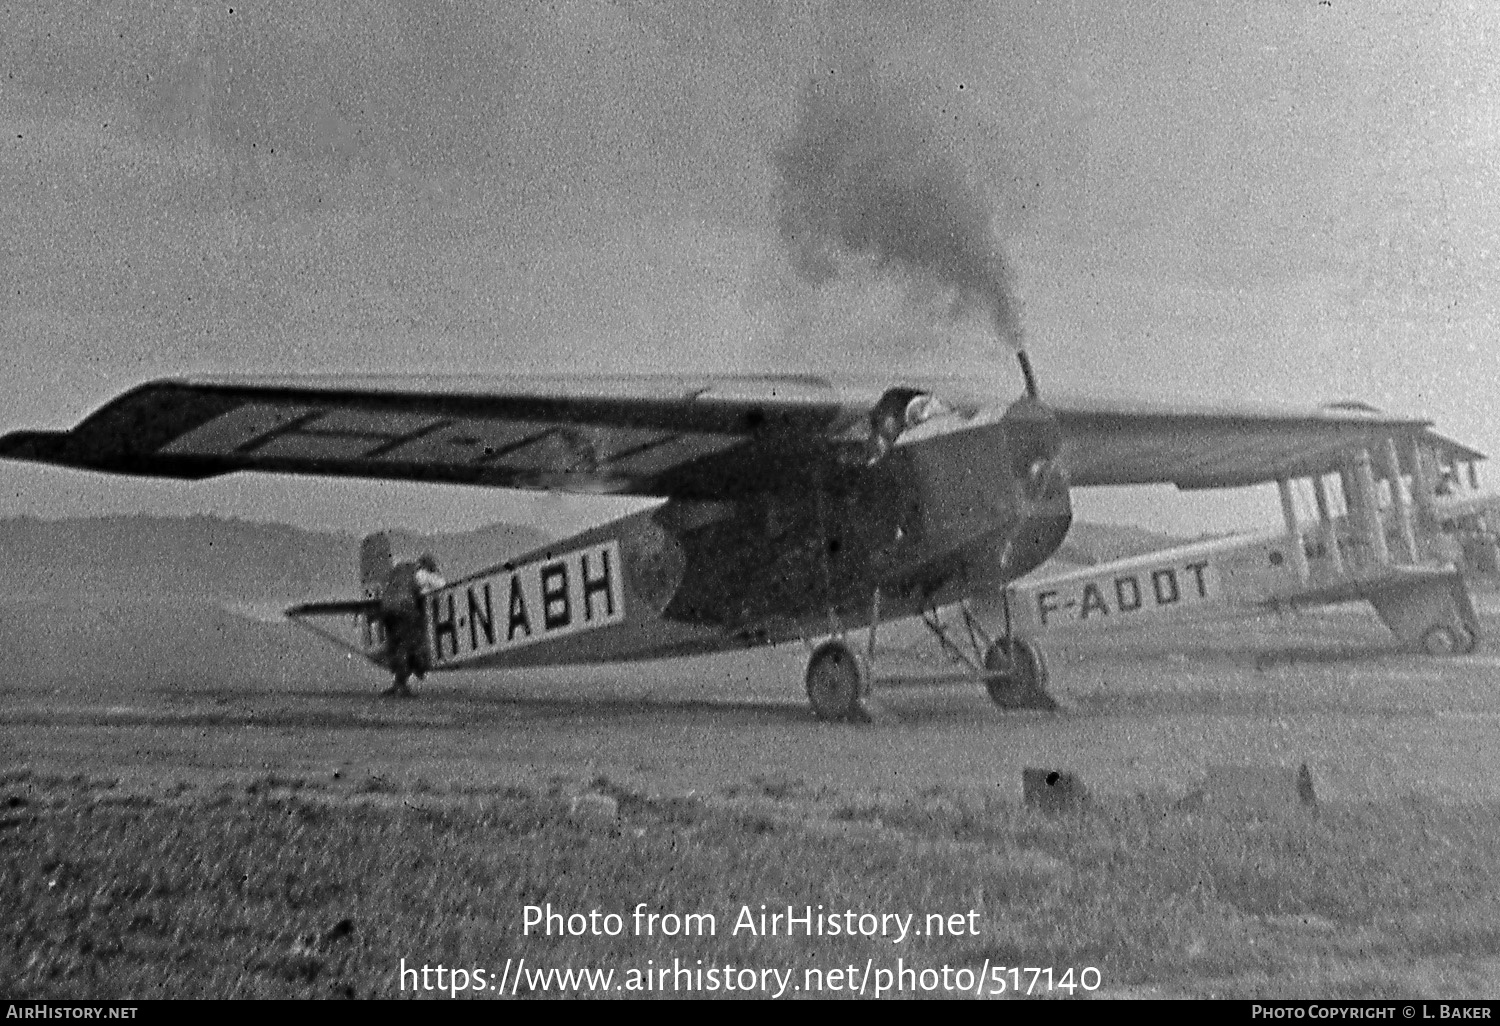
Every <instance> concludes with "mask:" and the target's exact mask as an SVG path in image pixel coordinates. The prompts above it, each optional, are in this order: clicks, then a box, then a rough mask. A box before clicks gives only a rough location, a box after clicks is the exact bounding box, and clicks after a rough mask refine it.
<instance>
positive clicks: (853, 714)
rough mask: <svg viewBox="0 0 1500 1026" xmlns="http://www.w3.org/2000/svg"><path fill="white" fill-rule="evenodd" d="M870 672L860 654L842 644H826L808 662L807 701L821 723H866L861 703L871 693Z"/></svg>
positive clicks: (816, 650)
mask: <svg viewBox="0 0 1500 1026" xmlns="http://www.w3.org/2000/svg"><path fill="white" fill-rule="evenodd" d="M869 685H870V671H869V669H868V668H867V667H866V666H865V661H864V660H863V659H861V658H860V655H859V653H858V652H856V651H855V650H854V649H853V648H851V647H849V646H848V645H847V644H845V643H844V642H842V641H825V642H823V644H821V645H819V646H818V647H817V648H816V649H814V650H813V654H812V658H811V659H809V660H808V661H807V697H808V700H809V701H811V702H812V709H813V715H815V716H817V717H818V719H820V720H847V721H849V722H852V723H864V722H866V721H867V720H868V719H869V715H868V714H867V713H866V712H865V708H864V706H863V705H861V704H860V699H861V698H863V697H864V695H865V693H866V692H867V691H868V690H869Z"/></svg>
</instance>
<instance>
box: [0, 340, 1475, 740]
mask: <svg viewBox="0 0 1500 1026" xmlns="http://www.w3.org/2000/svg"><path fill="white" fill-rule="evenodd" d="M1021 369H1022V372H1023V375H1024V377H1025V382H1026V388H1025V391H1024V392H1023V393H1022V394H1020V396H1019V398H1000V397H998V396H999V395H1000V393H998V392H997V391H996V389H995V388H994V386H993V383H986V382H984V381H979V380H976V381H957V380H917V379H907V378H904V377H903V378H897V379H886V380H873V381H872V380H856V379H852V378H851V379H837V380H836V379H833V378H824V377H817V376H810V375H799V376H712V375H692V374H681V375H659V376H649V377H576V376H568V377H532V378H516V377H497V378H486V377H464V378H442V377H410V378H398V377H370V376H342V377H304V378H298V377H284V378H274V377H253V378H250V377H208V378H191V379H180V380H161V381H154V382H151V383H148V384H145V385H142V386H140V387H138V388H135V389H133V390H132V391H129V392H127V393H125V394H124V395H122V396H120V397H118V398H116V399H115V400H113V401H112V402H110V403H109V404H107V405H106V406H104V407H103V408H101V409H100V410H98V411H97V412H95V413H94V414H92V415H91V416H89V417H88V418H87V419H85V420H84V421H83V422H82V423H80V424H79V425H78V426H77V427H75V428H73V429H72V430H69V431H59V432H52V431H33V432H16V433H12V434H9V435H5V436H4V437H0V456H3V457H6V458H10V459H19V460H31V461H37V462H42V463H50V464H58V465H62V466H66V467H75V468H81V469H85V470H93V471H104V472H111V473H123V474H136V475H147V476H159V477H169V478H186V479H196V478H207V477H212V476H215V475H220V474H228V473H233V472H237V471H262V472H270V473H283V474H320V475H334V476H354V477H365V478H384V479H393V480H407V481H426V482H433V483H449V484H463V485H475V486H488V487H498V488H522V489H555V490H561V491H567V492H578V493H592V494H600V493H603V494H613V495H631V496H649V497H656V498H659V499H662V500H664V501H663V502H662V503H660V504H659V505H656V506H654V507H653V508H649V509H645V510H643V511H640V512H637V513H634V514H631V515H629V516H626V517H623V518H621V519H618V520H615V521H613V522H611V523H608V524H605V525H603V526H600V527H596V528H593V529H591V530H587V531H584V532H582V533H580V534H577V535H575V536H573V537H571V538H568V539H566V540H563V541H559V542H556V543H554V544H549V545H546V546H544V547H542V548H539V549H537V550H535V551H532V552H528V553H525V554H523V555H520V556H517V557H514V558H510V559H505V560H504V561H498V560H497V563H496V564H495V565H493V566H489V567H485V568H482V569H480V570H478V571H477V572H475V573H471V574H467V575H465V576H462V577H460V578H458V579H455V580H452V581H451V582H446V583H443V584H442V585H441V586H438V587H431V588H429V589H427V590H425V591H424V590H422V589H420V588H416V589H414V588H413V586H412V581H413V578H414V575H413V573H412V569H413V568H412V567H411V566H410V565H403V564H395V565H392V563H391V560H390V556H389V551H388V550H384V549H382V548H381V543H380V542H379V540H378V539H377V540H373V541H367V544H366V547H365V551H364V552H363V554H362V564H363V565H362V572H361V576H362V578H363V582H364V584H365V594H364V595H362V596H360V597H358V598H355V599H352V600H349V601H340V602H331V603H310V604H306V605H303V606H299V607H294V608H293V609H291V610H289V611H288V612H289V615H291V616H293V617H296V618H305V617H312V616H319V615H342V616H348V615H350V614H354V615H357V616H359V617H361V618H362V622H363V624H364V625H365V628H366V633H365V647H364V653H365V654H366V655H367V657H368V658H370V659H371V660H372V661H373V662H376V663H378V664H379V665H381V666H384V667H386V668H388V669H390V670H391V671H392V672H393V673H394V674H395V675H396V677H397V681H398V684H402V685H404V683H405V677H406V676H407V675H409V674H412V673H416V674H419V675H420V674H422V673H425V672H427V671H440V670H450V669H474V668H480V667H519V666H536V665H545V664H563V663H580V662H602V661H614V660H634V659H655V658H661V657H668V656H685V655H695V654H702V653H708V652H714V651H720V650H725V649H732V648H741V647H749V646H758V645H768V644H775V643H778V642H783V641H788V640H793V639H797V638H801V639H803V640H804V641H807V642H808V643H809V647H810V648H811V655H810V658H809V660H808V664H807V672H806V687H807V693H808V696H809V698H810V700H811V704H812V708H813V711H814V712H815V713H816V714H817V715H818V716H819V717H822V718H826V719H832V720H859V719H862V718H863V717H864V715H865V713H864V705H863V702H864V700H865V698H866V697H867V696H868V695H869V694H870V692H871V687H872V680H873V676H872V673H871V669H870V666H869V662H870V657H871V656H873V653H874V650H875V645H874V641H875V632H876V629H877V627H878V625H879V624H880V623H882V622H883V621H886V620H890V619H894V618H899V617H913V616H920V617H922V618H923V619H924V620H925V621H926V623H927V624H928V626H929V627H931V628H932V630H933V631H934V633H935V634H936V635H937V637H938V639H939V642H940V643H941V644H942V645H943V646H944V647H945V648H946V649H948V650H949V651H950V652H951V653H956V654H960V655H962V656H963V657H964V660H965V663H966V665H967V667H968V669H969V671H970V672H971V673H972V676H973V677H974V679H975V680H976V681H977V682H979V683H980V684H982V685H983V686H984V687H985V688H986V689H987V690H988V692H989V694H990V696H991V697H992V698H993V699H994V700H995V701H996V702H998V703H1001V704H1005V705H1046V704H1048V703H1049V702H1050V699H1049V698H1048V696H1047V693H1046V690H1045V685H1046V672H1045V667H1044V665H1043V662H1042V659H1041V657H1040V654H1039V652H1038V650H1037V648H1036V645H1035V643H1034V641H1033V640H1032V639H1029V638H1028V637H1027V636H1026V635H1025V634H1023V633H1021V632H1020V631H1018V630H1017V629H1015V628H1016V624H1013V623H1006V624H1002V625H1001V629H1000V631H999V633H998V636H996V637H991V635H990V634H989V633H987V632H986V631H985V630H984V629H982V628H981V626H980V624H979V622H978V618H977V617H976V616H975V614H974V611H973V608H972V607H971V605H970V604H969V602H970V600H971V599H973V598H975V597H977V596H985V595H994V594H995V593H997V591H1000V590H1001V589H1004V588H1005V586H1006V585H1008V584H1011V583H1012V582H1015V581H1017V580H1018V579H1020V578H1021V577H1022V576H1023V575H1025V574H1027V573H1028V572H1029V571H1032V570H1033V569H1034V568H1036V567H1037V566H1039V565H1040V564H1041V563H1042V562H1043V561H1044V560H1046V559H1047V557H1048V556H1049V555H1051V554H1052V553H1053V551H1054V550H1056V549H1057V547H1058V546H1059V544H1060V543H1061V542H1062V541H1063V538H1064V536H1065V535H1066V534H1067V532H1068V528H1069V525H1070V523H1071V521H1072V505H1071V499H1070V488H1073V487H1092V486H1100V485H1114V484H1142V483H1151V482H1169V483H1174V484H1176V485H1177V486H1178V487H1181V488H1213V487H1221V486H1235V485H1248V484H1254V483H1256V482H1265V481H1287V480H1289V479H1291V478H1296V477H1306V476H1314V475H1318V476H1321V475H1323V474H1325V473H1335V472H1347V473H1348V474H1351V475H1353V478H1352V479H1353V480H1354V482H1355V491H1356V492H1358V491H1359V489H1365V491H1364V492H1359V494H1361V495H1365V497H1366V499H1368V498H1369V496H1368V495H1367V494H1366V492H1368V491H1369V490H1370V489H1372V488H1373V487H1374V486H1373V483H1372V482H1371V481H1370V479H1369V473H1370V471H1369V466H1370V457H1369V453H1371V452H1375V453H1377V454H1388V453H1390V452H1393V451H1394V452H1398V453H1400V454H1401V455H1400V456H1398V457H1397V464H1396V470H1395V473H1394V477H1392V480H1395V479H1396V478H1399V477H1400V476H1401V474H1403V473H1407V474H1409V475H1411V476H1412V478H1413V480H1414V481H1416V482H1418V486H1417V488H1414V489H1413V491H1414V492H1416V491H1420V490H1421V489H1422V488H1425V487H1426V485H1424V484H1422V483H1421V482H1422V481H1423V480H1424V478H1423V474H1424V467H1426V466H1427V464H1428V461H1429V460H1430V459H1433V458H1435V457H1434V456H1433V455H1432V454H1437V453H1442V454H1449V455H1451V454H1452V453H1454V452H1460V453H1463V454H1467V456H1468V457H1469V458H1470V459H1473V458H1480V457H1479V454H1477V453H1473V452H1472V451H1471V450H1466V449H1464V448H1463V447H1461V446H1458V445H1457V443H1453V442H1450V441H1448V440H1447V439H1444V438H1442V437H1441V436H1438V435H1436V434H1435V433H1434V432H1433V431H1432V429H1431V426H1430V424H1429V423H1428V422H1426V421H1422V420H1413V419H1408V418H1400V417H1388V416H1383V415H1380V414H1378V413H1374V412H1371V411H1368V410H1363V409H1321V410H1312V411H1278V410H1264V409H1190V408H1177V407H1166V406H1151V405H1146V404H1116V403H1104V402H1098V401H1090V400H1066V399H1065V400H1054V401H1052V402H1050V403H1046V402H1043V401H1042V399H1041V398H1039V397H1038V394H1037V389H1036V385H1035V381H1034V379H1033V377H1032V374H1031V370H1030V366H1029V364H1028V363H1027V362H1026V359H1025V356H1024V354H1022V355H1021ZM1012 395H1014V393H1012ZM1398 490H1399V488H1398ZM1351 508H1353V507H1351ZM1359 509H1361V510H1373V509H1374V503H1373V501H1367V502H1365V504H1364V505H1363V506H1360V507H1359ZM1364 537H1366V539H1367V540H1368V539H1372V538H1373V537H1374V535H1373V534H1372V533H1370V532H1368V531H1367V532H1366V534H1365V536H1364ZM1292 558H1293V559H1294V560H1295V559H1296V558H1297V557H1295V556H1293V557H1292ZM1387 562H1389V560H1387ZM1297 565H1298V566H1299V567H1300V565H1301V564H1300V563H1298V564H1297ZM1360 566H1361V567H1364V566H1365V563H1361V564H1360ZM1379 566H1380V564H1379V563H1378V561H1372V562H1370V563H1369V567H1370V568H1371V577H1370V579H1371V580H1375V579H1379V580H1382V581H1384V580H1385V578H1384V577H1380V576H1379V574H1380V570H1379ZM1387 576H1389V575H1387ZM1206 580H1207V579H1206V578H1205V582H1206ZM1345 583H1348V582H1345ZM1178 585H1179V588H1180V589H1184V591H1183V593H1186V591H1185V589H1187V588H1189V587H1190V586H1191V581H1189V580H1187V579H1182V578H1179V580H1178ZM1205 586H1206V584H1205ZM1352 586H1356V587H1357V586H1358V582H1355V584H1354V585H1352ZM1395 587H1397V590H1400V585H1399V584H1397V585H1395ZM1428 591H1430V589H1428ZM1444 594H1445V595H1447V594H1448V593H1447V592H1444ZM1423 595H1424V596H1427V597H1424V598H1423V599H1422V600H1421V601H1412V602H1407V603H1405V605H1404V606H1403V607H1402V608H1403V609H1404V610H1405V611H1404V612H1403V613H1401V614H1400V615H1401V616H1404V617H1406V619H1407V620H1412V621H1417V620H1420V621H1421V622H1420V623H1416V624H1415V626H1411V625H1406V626H1403V630H1407V631H1408V632H1410V631H1411V630H1415V631H1416V633H1417V635H1418V636H1421V635H1423V634H1424V633H1425V632H1426V631H1427V630H1428V629H1430V628H1431V627H1435V626H1447V625H1451V624H1453V623H1457V622H1463V621H1464V611H1463V608H1461V604H1460V603H1457V600H1456V599H1454V598H1453V597H1452V596H1451V595H1449V597H1448V598H1447V599H1442V600H1436V599H1431V598H1430V596H1428V595H1427V591H1424V592H1423ZM955 610H956V616H957V620H955ZM1007 619H1010V618H1009V617H1007ZM1404 623H1405V621H1403V624H1404ZM862 627H867V628H868V629H869V636H868V644H867V645H861V644H858V643H857V642H856V640H855V638H854V637H853V635H852V633H851V632H852V631H854V630H856V629H858V628H862ZM820 639H821V640H820ZM814 641H819V643H817V644H816V645H814V644H813V642H814Z"/></svg>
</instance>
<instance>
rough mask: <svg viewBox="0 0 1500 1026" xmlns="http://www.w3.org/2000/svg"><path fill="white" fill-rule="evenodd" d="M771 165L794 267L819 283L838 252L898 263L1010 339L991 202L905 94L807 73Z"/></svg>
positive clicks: (1014, 333)
mask: <svg viewBox="0 0 1500 1026" xmlns="http://www.w3.org/2000/svg"><path fill="white" fill-rule="evenodd" d="M776 167H777V170H778V172H779V175H780V180H779V183H778V188H777V228H778V230H779V231H780V233H781V237H782V239H783V240H784V241H785V242H786V244H787V245H788V247H789V248H790V250H791V253H792V259H793V263H794V266H795V267H796V269H797V272H798V273H799V274H800V275H802V277H804V278H805V279H807V280H808V281H810V282H812V283H814V284H821V283H822V282H825V281H828V280H829V279H831V278H833V277H835V276H836V275H837V274H838V273H839V269H840V264H839V258H840V257H846V258H847V257H850V256H855V257H864V258H866V259H870V260H873V262H874V264H875V266H876V267H877V268H878V269H881V270H890V269H892V268H893V267H899V268H901V269H903V270H905V271H908V272H912V273H914V274H915V275H916V276H917V277H918V278H923V277H925V278H928V279H935V280H936V281H937V282H939V283H940V284H942V285H944V286H946V287H948V288H950V289H952V290H953V291H954V294H955V301H954V312H955V313H963V312H966V311H968V310H971V309H975V308H978V309H980V310H983V311H984V312H985V313H986V314H987V315H988V316H989V317H990V318H991V319H992V320H993V322H994V324H995V328H996V330H997V332H998V333H999V335H1000V337H1001V338H1002V339H1004V340H1005V341H1006V342H1008V343H1009V344H1010V345H1012V346H1013V347H1015V348H1016V349H1020V348H1021V343H1022V339H1021V326H1020V320H1019V317H1018V316H1017V311H1016V304H1015V301H1014V299H1013V298H1012V296H1011V292H1010V274H1009V270H1008V269H1007V267H1006V264H1005V259H1004V257H1003V256H1002V255H1001V253H1000V250H999V247H998V245H997V243H996V240H995V238H994V234H993V231H992V222H993V220H994V216H993V213H992V211H991V209H990V206H989V204H988V202H987V201H986V198H985V196H984V195H983V194H982V193H981V192H980V191H979V190H978V189H976V188H975V187H974V186H973V185H972V184H971V183H970V182H969V181H968V180H967V179H966V178H965V177H964V175H963V172H962V169H961V168H960V166H959V165H958V163H957V161H956V160H955V159H954V157H953V154H952V153H951V152H949V151H945V148H944V147H943V145H942V143H941V141H940V140H939V138H938V137H937V134H936V132H934V131H932V130H931V129H930V128H929V127H927V125H926V124H924V120H923V119H922V118H921V117H920V116H919V115H918V112H917V110H916V109H915V107H914V104H913V102H912V101H911V100H910V98H909V97H908V96H907V95H906V94H903V93H901V92H899V91H898V90H896V89H894V88H892V87H889V86H884V85H882V84H881V83H879V82H877V81H876V80H875V77H874V75H873V73H872V72H871V71H869V70H862V71H856V72H854V73H852V74H844V73H836V74H834V75H831V76H828V77H827V79H826V80H824V79H819V80H816V81H814V82H812V83H809V85H808V86H807V88H806V89H805V90H804V91H803V94H802V100H801V111H800V116H799V118H798V121H797V125H796V129H795V131H794V133H793V134H792V136H791V138H790V139H788V141H787V142H786V143H785V144H784V145H783V146H782V148H781V149H780V151H779V152H778V153H777V154H776Z"/></svg>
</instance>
